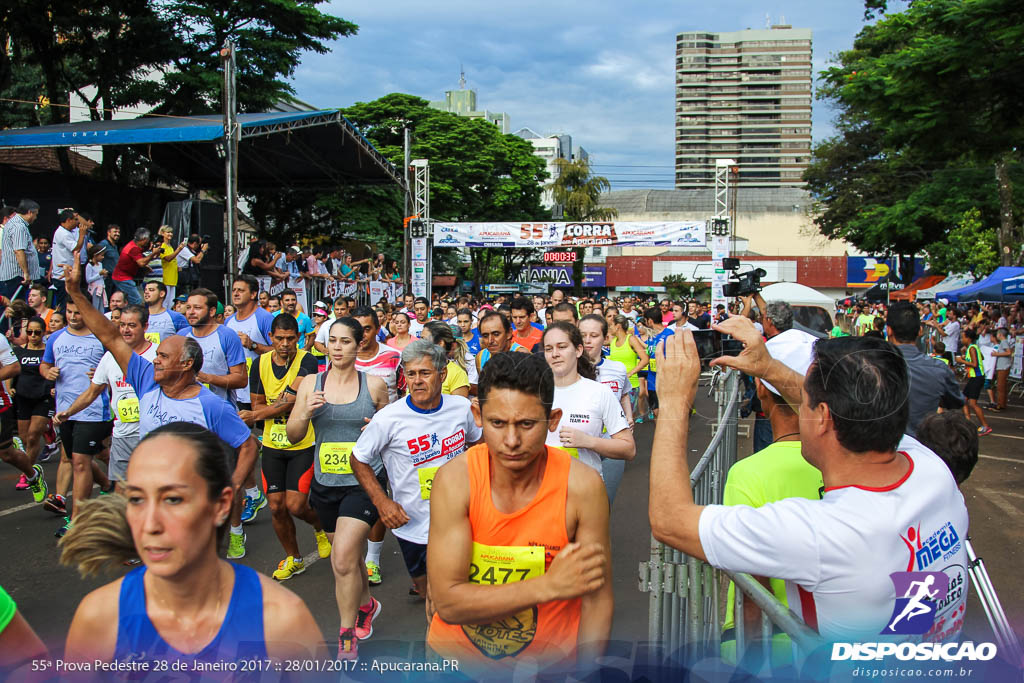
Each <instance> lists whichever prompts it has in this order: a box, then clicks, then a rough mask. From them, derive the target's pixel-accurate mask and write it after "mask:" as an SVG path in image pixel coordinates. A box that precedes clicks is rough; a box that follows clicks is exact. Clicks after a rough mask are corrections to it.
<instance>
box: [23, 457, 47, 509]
mask: <svg viewBox="0 0 1024 683" xmlns="http://www.w3.org/2000/svg"><path fill="white" fill-rule="evenodd" d="M32 469H34V470H35V471H36V478H35V479H33V480H32V481H30V482H29V484H28V487H29V489H31V490H32V500H33V501H35V502H36V503H42V502H43V501H44V500H45V499H46V491H47V488H46V480H45V479H43V468H42V466H41V465H32Z"/></svg>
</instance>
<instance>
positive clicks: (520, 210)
mask: <svg viewBox="0 0 1024 683" xmlns="http://www.w3.org/2000/svg"><path fill="white" fill-rule="evenodd" d="M343 113H344V114H345V116H346V117H348V119H349V120H350V121H352V122H353V123H354V124H355V125H356V126H358V127H359V129H360V131H362V133H363V135H365V136H366V137H367V139H369V140H370V142H372V143H373V144H374V146H375V147H376V148H377V149H378V150H380V152H381V153H382V154H384V156H386V157H388V159H390V160H391V161H392V163H394V164H396V165H397V166H399V167H401V166H402V165H403V164H404V156H403V155H404V152H403V140H404V138H403V129H404V128H405V127H408V128H409V130H410V136H411V143H412V150H411V152H412V158H413V159H428V160H429V161H430V217H431V218H432V219H433V220H437V221H531V220H542V219H543V218H544V217H545V211H544V207H543V206H542V205H541V203H540V198H541V190H542V185H543V182H544V181H545V180H546V179H547V171H546V170H545V169H544V161H543V160H542V159H540V158H538V157H536V156H534V155H533V146H532V145H531V144H530V143H529V142H527V141H526V140H523V139H521V138H518V137H516V136H514V135H505V134H502V133H501V131H499V130H498V128H497V127H495V126H494V125H493V124H490V123H488V122H486V121H482V120H480V119H467V118H464V117H461V116H457V115H455V114H450V113H448V112H443V111H438V110H436V109H431V108H430V107H429V106H428V104H427V101H426V100H424V99H422V98H419V97H415V96H413V95H405V94H401V93H392V94H390V95H385V96H384V97H381V98H380V99H377V100H374V101H373V102H359V103H357V104H355V105H353V106H351V107H348V108H346V109H344V110H343ZM400 228H401V223H400V222H399V223H397V224H396V223H382V224H380V225H378V226H377V227H376V230H377V231H378V232H379V233H384V232H388V231H390V232H392V233H394V234H395V235H396V236H397V237H398V238H401V232H400ZM536 252H537V250H535V249H529V250H526V249H514V250H504V249H473V250H472V252H471V254H470V256H471V267H470V272H469V277H471V278H472V279H473V280H474V281H475V282H476V284H477V286H478V287H479V286H480V285H482V284H483V283H485V282H498V281H502V280H504V281H510V280H512V279H514V278H515V277H516V276H517V275H518V273H519V271H520V270H521V269H522V266H523V264H524V263H525V262H526V261H527V260H529V259H530V258H532V257H533V255H535V254H536ZM437 253H444V250H437ZM437 265H438V264H437V262H436V261H435V266H437ZM446 267H451V263H449V264H447V266H446Z"/></svg>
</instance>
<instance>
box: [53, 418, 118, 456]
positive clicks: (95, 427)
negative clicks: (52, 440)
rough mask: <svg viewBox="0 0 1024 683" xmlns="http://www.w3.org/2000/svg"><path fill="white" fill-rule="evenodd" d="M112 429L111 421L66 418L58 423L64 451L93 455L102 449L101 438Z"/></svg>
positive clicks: (108, 434) (107, 434)
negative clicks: (81, 420)
mask: <svg viewBox="0 0 1024 683" xmlns="http://www.w3.org/2000/svg"><path fill="white" fill-rule="evenodd" d="M113 431H114V423H113V422H79V421H78V420H68V421H67V422H62V423H61V425H60V440H61V441H63V442H64V452H65V453H67V454H68V455H69V456H70V455H71V454H72V453H79V454H81V455H89V456H93V455H96V454H97V453H100V452H101V451H102V450H103V440H104V439H106V438H107V437H108V436H110V433H111V432H113Z"/></svg>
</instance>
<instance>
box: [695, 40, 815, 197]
mask: <svg viewBox="0 0 1024 683" xmlns="http://www.w3.org/2000/svg"><path fill="white" fill-rule="evenodd" d="M810 153H811V30H810V29H794V28H792V27H790V26H788V25H780V26H772V27H771V28H768V29H762V30H746V31H733V32H731V33H680V34H679V35H678V36H676V164H675V168H676V181H675V186H676V187H677V188H679V189H691V188H693V189H695V188H709V187H713V185H714V180H715V159H720V158H727V159H735V160H736V162H737V165H738V166H739V176H738V181H739V186H740V187H751V188H753V187H763V188H779V187H802V186H803V181H802V180H801V175H802V174H803V171H804V169H805V168H806V167H807V164H808V161H809V157H810Z"/></svg>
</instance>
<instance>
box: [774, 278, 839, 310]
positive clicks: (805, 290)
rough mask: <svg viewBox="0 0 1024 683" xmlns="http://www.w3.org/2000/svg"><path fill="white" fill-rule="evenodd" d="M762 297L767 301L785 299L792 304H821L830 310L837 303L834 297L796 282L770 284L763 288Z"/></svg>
mask: <svg viewBox="0 0 1024 683" xmlns="http://www.w3.org/2000/svg"><path fill="white" fill-rule="evenodd" d="M761 298H763V299H764V300H765V301H785V302H786V303H787V304H789V305H790V306H821V307H823V308H825V309H826V310H829V311H831V310H832V309H833V308H834V307H835V305H836V302H835V299H833V298H832V297H829V296H825V295H824V294H822V293H821V292H819V291H818V290H816V289H812V288H810V287H808V286H807V285H801V284H798V283H796V282H776V283H775V284H773V285H768V286H767V287H765V288H764V289H762V290H761Z"/></svg>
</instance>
